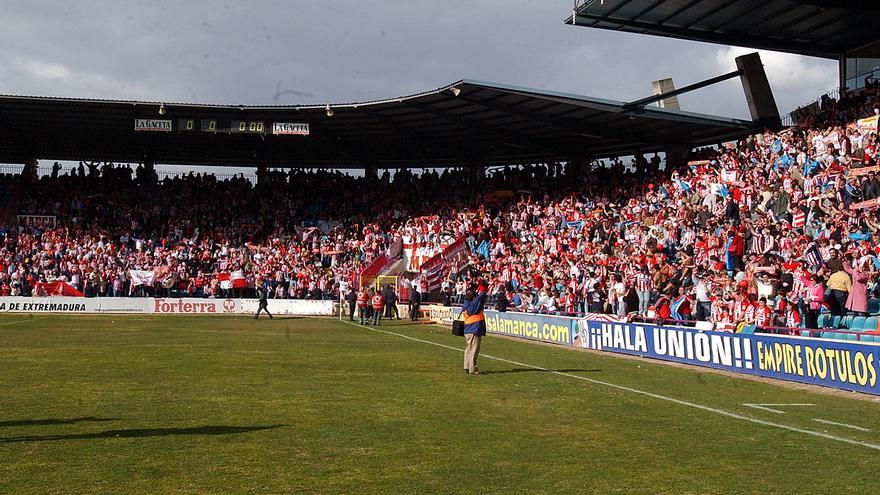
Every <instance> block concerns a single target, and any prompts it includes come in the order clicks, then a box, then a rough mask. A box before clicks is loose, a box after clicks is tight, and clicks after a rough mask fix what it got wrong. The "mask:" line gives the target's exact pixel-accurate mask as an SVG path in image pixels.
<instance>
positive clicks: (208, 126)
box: [202, 119, 217, 132]
mask: <svg viewBox="0 0 880 495" xmlns="http://www.w3.org/2000/svg"><path fill="white" fill-rule="evenodd" d="M202 132H217V121H216V120H213V119H212V120H202Z"/></svg>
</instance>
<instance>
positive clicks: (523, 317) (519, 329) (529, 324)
mask: <svg viewBox="0 0 880 495" xmlns="http://www.w3.org/2000/svg"><path fill="white" fill-rule="evenodd" d="M485 313H486V331H487V332H488V333H494V334H499V335H508V336H511V337H521V338H524V339H529V340H539V341H541V342H549V343H551V344H562V345H571V343H572V335H574V332H573V331H572V330H573V329H574V328H575V325H576V324H577V320H575V319H573V318H565V317H560V316H547V315H535V314H529V313H500V312H498V311H491V310H486V312H485Z"/></svg>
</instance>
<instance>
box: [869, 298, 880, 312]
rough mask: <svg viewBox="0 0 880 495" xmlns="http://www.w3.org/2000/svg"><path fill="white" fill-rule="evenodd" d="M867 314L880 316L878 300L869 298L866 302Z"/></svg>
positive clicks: (879, 302) (879, 300)
mask: <svg viewBox="0 0 880 495" xmlns="http://www.w3.org/2000/svg"><path fill="white" fill-rule="evenodd" d="M868 314H869V315H880V299H877V298H871V299H869V300H868Z"/></svg>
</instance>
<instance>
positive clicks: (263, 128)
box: [169, 118, 309, 136]
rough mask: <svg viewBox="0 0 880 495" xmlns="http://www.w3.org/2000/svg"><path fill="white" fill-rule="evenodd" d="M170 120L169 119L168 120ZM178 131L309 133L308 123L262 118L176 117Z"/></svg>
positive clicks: (305, 134) (274, 133) (301, 134)
mask: <svg viewBox="0 0 880 495" xmlns="http://www.w3.org/2000/svg"><path fill="white" fill-rule="evenodd" d="M169 122H170V121H169ZM176 130H177V131H178V132H211V133H224V134H273V135H299V136H308V135H309V124H307V123H293V122H265V121H262V120H218V119H195V118H192V119H177V129H176Z"/></svg>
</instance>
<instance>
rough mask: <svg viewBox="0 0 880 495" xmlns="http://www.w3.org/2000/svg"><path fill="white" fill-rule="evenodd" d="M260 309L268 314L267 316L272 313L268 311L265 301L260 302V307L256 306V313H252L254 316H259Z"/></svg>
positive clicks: (270, 315)
mask: <svg viewBox="0 0 880 495" xmlns="http://www.w3.org/2000/svg"><path fill="white" fill-rule="evenodd" d="M260 311H265V312H266V314H267V315H269V318H272V313H270V312H269V307H268V304H266V303H260V307H259V308H257V314H255V315H254V318H259V317H260Z"/></svg>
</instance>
